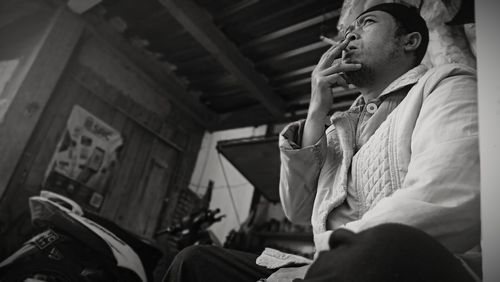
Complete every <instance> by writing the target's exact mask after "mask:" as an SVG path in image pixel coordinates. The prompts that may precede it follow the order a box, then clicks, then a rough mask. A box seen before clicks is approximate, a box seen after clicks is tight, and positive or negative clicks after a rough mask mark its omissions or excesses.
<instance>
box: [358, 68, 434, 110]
mask: <svg viewBox="0 0 500 282" xmlns="http://www.w3.org/2000/svg"><path fill="white" fill-rule="evenodd" d="M427 70H428V68H427V66H425V65H422V64H421V65H418V66H416V67H414V68H412V69H411V70H409V71H407V72H406V73H404V74H403V75H401V76H400V77H398V78H397V79H396V80H394V81H393V82H392V83H391V84H389V86H387V87H386V88H385V89H384V91H382V93H381V94H380V95H379V96H378V97H377V98H376V99H380V98H381V97H384V96H387V95H389V94H391V93H394V92H395V91H397V90H399V89H401V88H403V87H406V86H409V85H412V84H415V83H417V82H418V80H419V79H420V78H421V77H422V76H423V75H424V74H425V73H426V72H427ZM364 104H365V99H363V95H360V96H359V97H358V98H356V100H355V101H354V103H353V104H352V106H351V108H353V107H357V106H362V105H364Z"/></svg>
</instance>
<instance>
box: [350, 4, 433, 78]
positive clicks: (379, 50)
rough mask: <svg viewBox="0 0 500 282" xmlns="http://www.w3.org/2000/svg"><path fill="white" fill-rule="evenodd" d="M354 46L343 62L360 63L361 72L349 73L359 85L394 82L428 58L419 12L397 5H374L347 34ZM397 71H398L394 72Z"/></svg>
mask: <svg viewBox="0 0 500 282" xmlns="http://www.w3.org/2000/svg"><path fill="white" fill-rule="evenodd" d="M345 36H346V38H349V39H350V40H351V42H350V43H349V45H348V47H347V48H346V49H345V52H344V54H343V60H344V61H346V62H350V63H361V64H362V66H363V67H362V69H361V70H359V71H355V72H352V73H347V76H348V77H349V78H350V79H351V80H352V81H351V82H352V83H354V84H356V85H358V86H362V85H366V84H371V83H374V82H375V83H377V82H378V81H379V80H380V78H381V77H382V80H383V79H385V78H387V79H391V78H392V79H395V77H392V76H395V75H398V76H399V75H400V74H402V73H399V74H398V73H397V72H405V71H407V70H409V69H411V68H413V67H415V66H416V65H418V64H419V63H420V62H421V61H422V58H423V57H424V55H425V52H426V50H427V45H428V42H429V34H428V29H427V26H426V24H425V21H424V19H423V18H422V17H421V16H420V15H419V12H418V10H417V9H416V8H414V7H410V6H407V5H404V4H398V3H384V4H379V5H375V6H373V7H371V8H369V9H367V10H366V11H364V12H362V13H361V14H360V15H359V16H358V17H357V18H356V20H355V21H354V22H353V23H352V24H351V25H350V26H349V27H348V28H347V29H346V30H345ZM393 69H395V70H396V71H393V73H391V71H392V70H393Z"/></svg>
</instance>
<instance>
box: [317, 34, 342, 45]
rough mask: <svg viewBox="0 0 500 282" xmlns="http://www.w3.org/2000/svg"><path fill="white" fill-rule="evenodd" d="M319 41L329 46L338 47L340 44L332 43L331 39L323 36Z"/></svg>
mask: <svg viewBox="0 0 500 282" xmlns="http://www.w3.org/2000/svg"><path fill="white" fill-rule="evenodd" d="M319 39H320V40H321V41H323V42H326V43H328V44H330V45H339V44H340V42H337V41H333V40H332V39H330V38H328V37H324V36H323V35H320V36H319Z"/></svg>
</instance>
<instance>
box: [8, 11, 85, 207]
mask: <svg viewBox="0 0 500 282" xmlns="http://www.w3.org/2000/svg"><path fill="white" fill-rule="evenodd" d="M82 32H83V25H82V24H81V22H80V21H79V20H78V19H77V18H76V17H75V16H74V15H73V14H72V13H71V12H70V11H68V10H67V8H66V7H64V6H62V7H60V8H58V10H57V11H56V12H55V14H54V16H53V18H52V19H51V21H50V23H49V25H48V27H47V29H46V30H45V34H44V35H43V36H42V39H41V40H40V41H39V43H38V44H37V46H36V47H35V48H34V50H33V51H32V53H31V55H30V56H32V59H31V60H29V61H28V63H27V64H28V65H26V66H24V67H26V68H27V72H26V73H25V77H24V78H23V81H22V83H21V85H20V86H19V88H18V89H17V91H16V93H15V96H14V98H13V101H12V104H11V105H10V107H9V109H8V110H7V112H6V114H5V117H4V120H3V121H2V122H1V123H0V156H1V159H0V199H1V198H2V196H3V195H4V193H5V190H6V188H7V184H8V183H9V180H10V178H11V176H12V174H13V172H14V170H15V167H16V164H17V163H18V162H19V160H20V159H21V157H22V154H23V151H24V149H25V146H26V144H27V142H28V140H29V138H30V136H31V134H32V132H33V130H34V129H35V126H36V124H37V122H38V120H39V118H40V115H41V113H42V112H43V110H44V108H45V106H46V104H47V101H48V100H49V98H50V96H51V95H52V93H53V92H54V89H55V87H56V85H57V82H58V81H59V78H60V77H61V74H62V72H63V71H64V69H65V67H66V65H67V63H68V61H69V59H70V57H71V55H72V54H73V51H74V49H75V47H76V46H77V43H78V40H79V39H80V36H81V34H82Z"/></svg>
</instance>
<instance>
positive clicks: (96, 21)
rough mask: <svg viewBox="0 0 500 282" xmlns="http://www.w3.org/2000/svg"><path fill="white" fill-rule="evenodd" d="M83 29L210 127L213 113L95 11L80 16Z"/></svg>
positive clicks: (189, 113)
mask: <svg viewBox="0 0 500 282" xmlns="http://www.w3.org/2000/svg"><path fill="white" fill-rule="evenodd" d="M81 18H82V21H84V22H85V23H86V27H87V30H88V31H89V32H90V33H91V34H92V35H93V36H95V37H96V38H98V39H99V40H101V41H102V42H104V43H106V44H108V46H110V47H112V48H113V49H114V50H116V51H117V52H115V54H116V55H117V56H119V57H120V58H121V59H123V60H126V61H131V62H132V63H133V64H135V65H136V66H137V67H138V69H139V70H140V73H139V75H141V74H142V75H141V78H142V79H144V80H145V81H147V82H148V84H149V85H150V86H152V87H153V89H155V90H156V91H157V92H158V93H160V94H163V95H165V96H166V97H167V98H168V99H170V100H171V101H172V102H173V104H175V105H176V106H177V107H179V109H181V111H183V112H184V113H186V114H187V115H188V116H189V117H191V118H192V119H193V120H194V121H195V122H197V123H198V124H199V125H201V126H203V127H204V128H206V129H210V128H211V126H212V124H211V123H212V122H213V121H215V120H216V118H217V116H216V114H215V113H214V112H212V111H210V110H209V109H207V108H206V107H205V105H202V104H201V103H200V102H199V101H197V100H195V98H194V97H193V96H192V95H191V94H190V93H189V92H188V90H187V89H186V87H185V86H184V85H182V83H181V82H180V81H179V78H178V77H177V76H176V75H175V74H174V73H172V72H171V71H170V70H169V69H168V68H167V67H165V66H163V65H161V63H159V62H158V61H157V60H155V59H153V58H150V57H148V56H146V55H145V54H143V53H142V52H140V49H138V48H134V47H133V46H132V45H131V44H130V43H129V42H127V41H126V40H125V38H123V36H122V35H121V34H120V33H118V32H117V31H116V30H113V29H112V28H111V26H110V25H109V24H107V23H106V22H104V21H103V20H102V19H101V18H100V17H99V16H98V15H95V14H93V13H86V14H84V15H83V16H82V17H81Z"/></svg>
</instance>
